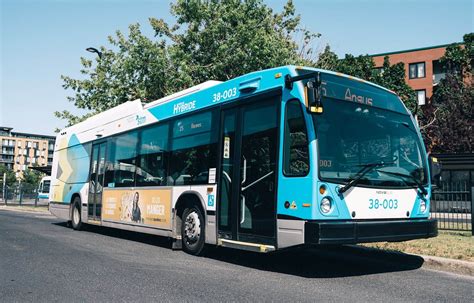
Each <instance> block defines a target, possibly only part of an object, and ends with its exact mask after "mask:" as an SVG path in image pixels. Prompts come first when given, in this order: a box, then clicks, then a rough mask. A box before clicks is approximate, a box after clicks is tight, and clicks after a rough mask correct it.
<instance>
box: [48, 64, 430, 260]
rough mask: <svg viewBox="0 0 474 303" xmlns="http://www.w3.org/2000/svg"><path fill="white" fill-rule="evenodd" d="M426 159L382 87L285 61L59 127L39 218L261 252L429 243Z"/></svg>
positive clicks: (396, 101) (197, 248)
mask: <svg viewBox="0 0 474 303" xmlns="http://www.w3.org/2000/svg"><path fill="white" fill-rule="evenodd" d="M428 166H429V161H428V157H427V154H426V151H425V148H424V145H423V142H422V138H421V135H420V131H419V129H418V126H417V123H416V122H415V120H414V118H413V116H412V115H411V113H410V112H409V111H408V110H407V108H406V107H405V106H404V104H403V102H402V101H401V100H400V98H399V97H398V96H397V95H396V94H395V93H394V92H392V91H389V90H387V89H385V88H383V87H380V86H378V85H375V84H373V83H369V82H366V81H364V80H361V79H358V78H354V77H351V76H348V75H344V74H340V73H334V72H330V71H326V70H320V69H314V68H307V67H296V66H283V67H278V68H273V69H268V70H262V71H257V72H253V73H250V74H247V75H244V76H241V77H238V78H235V79H232V80H229V81H226V82H218V81H207V82H205V83H202V84H200V85H197V86H194V87H191V88H189V89H186V90H183V91H181V92H178V93H175V94H173V95H170V96H168V97H165V98H162V99H160V100H156V101H153V102H151V103H146V104H144V103H142V102H141V101H140V100H135V101H129V102H125V103H123V104H121V105H119V106H117V107H115V108H112V109H110V110H107V111H104V112H102V113H99V114H97V115H95V116H93V117H90V118H88V119H87V120H85V121H83V122H81V123H78V124H76V125H74V126H71V127H69V128H66V129H64V130H62V131H61V132H60V133H59V134H58V136H57V139H56V146H55V151H54V160H53V167H52V180H51V192H50V204H49V205H50V206H49V207H50V211H51V213H53V214H54V215H56V216H58V217H60V218H63V219H64V220H68V221H70V222H71V224H72V227H73V228H74V229H81V227H83V224H93V225H101V226H108V227H113V228H119V229H126V230H131V231H136V232H143V233H150V234H156V235H160V236H165V237H169V238H171V239H172V240H173V241H172V243H173V244H172V247H173V248H174V249H183V250H185V251H186V252H188V253H191V254H200V253H201V252H202V250H203V248H204V246H205V245H206V244H207V245H217V246H224V247H232V248H239V249H246V250H253V251H258V252H270V251H274V250H278V249H284V248H289V247H295V246H304V245H308V246H309V245H320V244H347V243H362V242H374V241H404V240H410V239H416V238H429V237H434V236H436V235H437V225H436V221H435V220H432V219H429V205H430V195H431V182H430V181H431V180H430V171H429V167H428Z"/></svg>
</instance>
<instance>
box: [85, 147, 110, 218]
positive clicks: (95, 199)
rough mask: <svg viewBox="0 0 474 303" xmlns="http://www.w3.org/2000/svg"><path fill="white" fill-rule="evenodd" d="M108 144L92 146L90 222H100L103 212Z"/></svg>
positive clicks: (88, 211)
mask: <svg viewBox="0 0 474 303" xmlns="http://www.w3.org/2000/svg"><path fill="white" fill-rule="evenodd" d="M105 148H106V143H105V142H103V143H99V144H95V145H93V146H92V159H91V167H90V176H89V199H88V204H87V214H88V219H89V220H90V221H100V219H101V211H102V189H103V186H104V171H105Z"/></svg>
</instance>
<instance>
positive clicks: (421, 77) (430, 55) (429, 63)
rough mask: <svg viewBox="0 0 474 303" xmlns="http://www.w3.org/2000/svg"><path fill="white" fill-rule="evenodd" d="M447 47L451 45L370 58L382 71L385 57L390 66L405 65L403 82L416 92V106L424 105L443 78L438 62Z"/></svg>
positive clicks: (390, 53)
mask: <svg viewBox="0 0 474 303" xmlns="http://www.w3.org/2000/svg"><path fill="white" fill-rule="evenodd" d="M449 45H451V44H444V45H437V46H429V47H423V48H416V49H409V50H402V51H395V52H388V53H381V54H375V55H371V57H372V58H373V60H374V63H375V66H376V68H379V69H382V66H383V60H384V57H385V56H388V57H389V58H390V64H396V63H399V62H402V63H403V64H405V80H406V82H407V84H408V85H409V86H410V87H411V88H413V90H415V91H416V94H417V98H418V105H425V104H427V103H429V102H430V100H431V97H432V96H433V90H434V89H435V88H436V85H438V83H439V81H440V80H441V79H443V78H444V77H445V72H444V71H443V66H442V64H441V63H440V62H439V60H440V58H441V57H443V56H444V53H445V52H446V47H448V46H449ZM381 72H382V70H381Z"/></svg>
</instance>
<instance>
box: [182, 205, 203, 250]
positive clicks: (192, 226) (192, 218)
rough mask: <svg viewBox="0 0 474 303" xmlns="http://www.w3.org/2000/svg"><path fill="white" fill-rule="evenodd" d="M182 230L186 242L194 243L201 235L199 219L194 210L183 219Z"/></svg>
mask: <svg viewBox="0 0 474 303" xmlns="http://www.w3.org/2000/svg"><path fill="white" fill-rule="evenodd" d="M184 232H185V237H186V239H187V241H188V243H194V242H196V241H198V239H199V236H200V235H201V221H200V220H199V216H198V214H197V213H196V212H192V213H190V214H188V216H187V217H186V220H185V221H184Z"/></svg>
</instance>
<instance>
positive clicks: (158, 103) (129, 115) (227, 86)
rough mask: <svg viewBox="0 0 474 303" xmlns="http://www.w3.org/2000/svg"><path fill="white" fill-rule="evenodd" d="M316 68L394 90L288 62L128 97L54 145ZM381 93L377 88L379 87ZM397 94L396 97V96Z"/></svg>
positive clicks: (278, 83)
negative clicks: (162, 93) (159, 94)
mask: <svg viewBox="0 0 474 303" xmlns="http://www.w3.org/2000/svg"><path fill="white" fill-rule="evenodd" d="M305 71H316V72H321V73H322V74H323V75H324V74H327V75H330V78H333V79H339V78H340V79H341V80H342V79H345V80H343V82H347V81H349V80H350V81H354V83H363V84H364V87H373V88H376V90H377V89H379V90H382V91H385V92H388V93H390V94H394V93H393V92H392V91H390V90H388V89H386V88H384V87H381V86H379V85H377V84H374V83H371V82H368V81H365V80H362V79H359V78H356V77H352V76H349V75H345V74H342V73H336V72H331V71H328V70H323V69H317V68H311V67H303V66H294V65H287V66H281V67H276V68H271V69H266V70H261V71H256V72H252V73H249V74H245V75H242V76H239V77H237V78H234V79H230V80H228V81H225V82H220V81H214V80H210V81H206V82H204V83H201V84H199V85H196V86H193V87H190V88H188V89H185V90H182V91H180V92H177V93H174V94H172V95H170V96H166V97H164V98H161V99H158V100H155V101H152V102H150V103H147V104H143V103H142V102H141V101H140V100H134V101H127V102H125V103H122V104H120V105H118V106H116V107H114V108H111V109H109V110H106V111H104V112H101V113H99V114H97V115H95V116H92V117H90V118H88V119H86V120H85V121H82V122H80V123H77V124H75V125H73V126H71V127H68V128H65V129H63V130H62V131H61V132H60V133H59V134H58V136H57V139H56V146H55V149H62V148H65V147H68V146H73V145H77V144H80V143H83V142H88V141H92V140H95V139H98V138H101V137H104V136H109V135H113V134H115V133H121V132H124V131H127V130H131V129H134V128H137V127H141V126H145V125H148V124H152V123H155V122H157V121H160V120H163V119H167V118H171V117H173V116H178V115H180V114H184V113H187V112H191V111H194V110H199V109H201V108H207V107H210V106H212V105H215V104H217V103H223V102H227V101H232V100H235V99H238V98H240V97H243V96H245V95H252V94H255V93H259V92H264V91H268V90H271V89H275V88H280V89H281V88H282V87H284V85H285V81H284V78H285V77H284V76H286V75H290V76H297V75H298V74H301V72H305ZM296 91H297V92H295V94H296V95H295V97H298V96H303V95H304V94H303V91H302V86H301V85H296ZM379 93H380V91H379ZM397 98H398V97H397Z"/></svg>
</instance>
